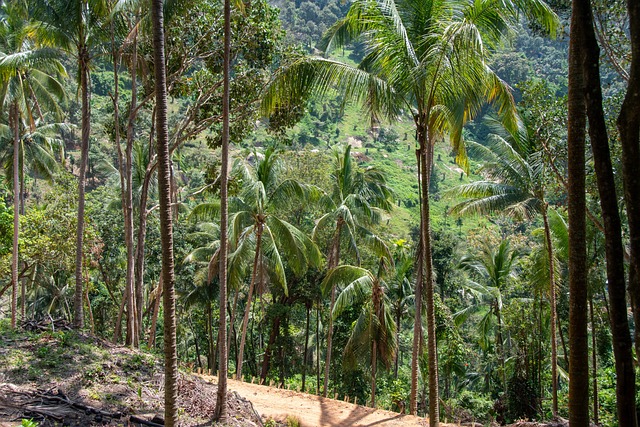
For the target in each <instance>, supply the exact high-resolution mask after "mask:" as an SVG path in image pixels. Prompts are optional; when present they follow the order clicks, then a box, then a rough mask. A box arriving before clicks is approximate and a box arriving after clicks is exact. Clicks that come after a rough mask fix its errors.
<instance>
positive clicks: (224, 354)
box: [215, 0, 231, 424]
mask: <svg viewBox="0 0 640 427" xmlns="http://www.w3.org/2000/svg"><path fill="white" fill-rule="evenodd" d="M222 59H223V70H222V72H223V74H224V75H223V79H222V86H223V90H222V156H221V157H222V158H221V159H220V160H221V163H222V166H221V168H220V236H222V238H221V239H220V327H219V329H218V347H219V352H220V373H219V374H218V391H217V394H216V413H215V419H216V420H217V421H218V422H220V423H221V424H225V423H226V422H227V366H228V364H229V348H228V347H227V313H226V310H227V278H228V276H227V255H228V243H229V240H228V239H227V229H228V213H229V211H228V202H229V200H228V192H227V191H228V179H229V169H228V168H229V116H230V113H229V90H230V89H229V84H230V80H231V0H224V52H223V58H222Z"/></svg>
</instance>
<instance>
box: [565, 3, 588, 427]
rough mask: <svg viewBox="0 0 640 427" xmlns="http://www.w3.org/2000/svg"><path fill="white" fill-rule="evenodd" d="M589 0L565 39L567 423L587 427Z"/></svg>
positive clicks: (577, 6)
mask: <svg viewBox="0 0 640 427" xmlns="http://www.w3.org/2000/svg"><path fill="white" fill-rule="evenodd" d="M588 3H589V0H573V2H572V15H571V27H570V34H571V38H570V40H569V83H568V87H569V93H568V101H567V109H568V133H567V149H568V155H567V170H568V184H569V188H568V208H569V248H570V250H569V346H570V354H569V355H570V361H569V378H571V381H570V382H569V424H570V425H571V427H588V426H589V348H588V344H587V338H588V337H587V252H586V223H585V212H586V203H585V170H584V169H585V126H586V114H585V113H586V106H585V100H584V96H583V94H584V76H583V68H582V57H583V53H582V48H581V46H582V45H583V43H584V29H583V28H582V25H581V22H580V20H583V19H585V16H584V13H583V9H584V8H585V7H588Z"/></svg>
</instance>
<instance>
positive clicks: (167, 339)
mask: <svg viewBox="0 0 640 427" xmlns="http://www.w3.org/2000/svg"><path fill="white" fill-rule="evenodd" d="M162 7H163V2H162V0H153V2H152V4H151V21H152V23H153V64H154V74H155V75H154V77H155V95H156V141H157V142H156V147H157V148H156V152H157V153H158V196H159V199H160V240H161V245H162V281H163V284H164V294H163V304H162V306H163V311H164V314H163V315H164V419H165V425H167V426H168V427H175V426H177V425H178V408H177V399H178V360H177V351H176V296H175V274H174V259H173V222H172V219H171V165H170V163H171V158H170V154H169V128H168V123H167V70H166V63H165V54H164V18H163V9H162Z"/></svg>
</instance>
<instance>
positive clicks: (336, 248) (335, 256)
mask: <svg viewBox="0 0 640 427" xmlns="http://www.w3.org/2000/svg"><path fill="white" fill-rule="evenodd" d="M343 224H344V220H343V219H342V218H338V221H337V223H336V231H335V234H334V235H333V242H332V243H331V253H330V254H329V261H328V263H327V269H328V271H330V270H331V269H333V268H336V267H337V266H338V264H340V234H341V233H342V225H343ZM335 303H336V287H335V285H334V286H333V287H332V288H331V301H330V303H329V328H328V330H327V354H326V360H325V363H324V388H323V393H322V395H323V396H324V397H327V393H328V392H329V369H330V368H331V351H332V347H333V306H334V305H335Z"/></svg>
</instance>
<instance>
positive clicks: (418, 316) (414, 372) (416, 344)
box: [409, 150, 425, 415]
mask: <svg viewBox="0 0 640 427" xmlns="http://www.w3.org/2000/svg"><path fill="white" fill-rule="evenodd" d="M416 159H417V163H418V187H419V191H420V195H421V197H420V246H419V254H418V262H417V269H416V270H417V273H416V288H415V296H414V302H415V319H414V323H413V346H412V353H411V394H410V401H409V413H410V414H411V415H417V412H418V369H419V364H418V359H419V357H420V342H421V340H422V339H421V337H422V283H423V276H424V263H423V262H422V255H423V252H424V251H423V248H424V242H423V238H422V237H423V234H424V233H423V231H422V229H423V228H424V221H423V215H422V210H423V209H424V206H423V204H422V186H424V185H425V183H424V182H423V181H422V176H423V173H422V168H423V167H424V166H423V162H422V155H421V154H420V150H416Z"/></svg>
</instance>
